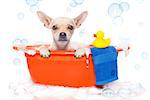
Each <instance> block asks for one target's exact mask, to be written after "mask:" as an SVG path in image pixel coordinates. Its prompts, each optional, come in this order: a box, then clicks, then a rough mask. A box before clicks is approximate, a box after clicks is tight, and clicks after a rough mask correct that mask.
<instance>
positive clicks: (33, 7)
mask: <svg viewBox="0 0 150 100" xmlns="http://www.w3.org/2000/svg"><path fill="white" fill-rule="evenodd" d="M38 10H39V7H38V6H37V5H33V6H30V11H31V12H36V11H38Z"/></svg>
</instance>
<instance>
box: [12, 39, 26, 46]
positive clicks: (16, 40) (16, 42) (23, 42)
mask: <svg viewBox="0 0 150 100" xmlns="http://www.w3.org/2000/svg"><path fill="white" fill-rule="evenodd" d="M12 44H13V45H18V46H20V45H27V44H28V40H27V39H15V40H14V41H13V42H12Z"/></svg>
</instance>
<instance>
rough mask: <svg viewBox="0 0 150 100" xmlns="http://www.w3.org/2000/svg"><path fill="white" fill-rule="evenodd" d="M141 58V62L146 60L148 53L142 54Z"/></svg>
mask: <svg viewBox="0 0 150 100" xmlns="http://www.w3.org/2000/svg"><path fill="white" fill-rule="evenodd" d="M141 58H142V59H143V60H147V59H148V53H147V52H142V54H141Z"/></svg>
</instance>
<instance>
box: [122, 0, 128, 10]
mask: <svg viewBox="0 0 150 100" xmlns="http://www.w3.org/2000/svg"><path fill="white" fill-rule="evenodd" d="M120 7H121V8H122V10H123V11H127V10H129V4H128V3H127V2H121V3H120Z"/></svg>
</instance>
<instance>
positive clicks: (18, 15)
mask: <svg viewBox="0 0 150 100" xmlns="http://www.w3.org/2000/svg"><path fill="white" fill-rule="evenodd" d="M17 18H18V19H19V20H23V19H24V13H22V12H19V13H18V14H17Z"/></svg>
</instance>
